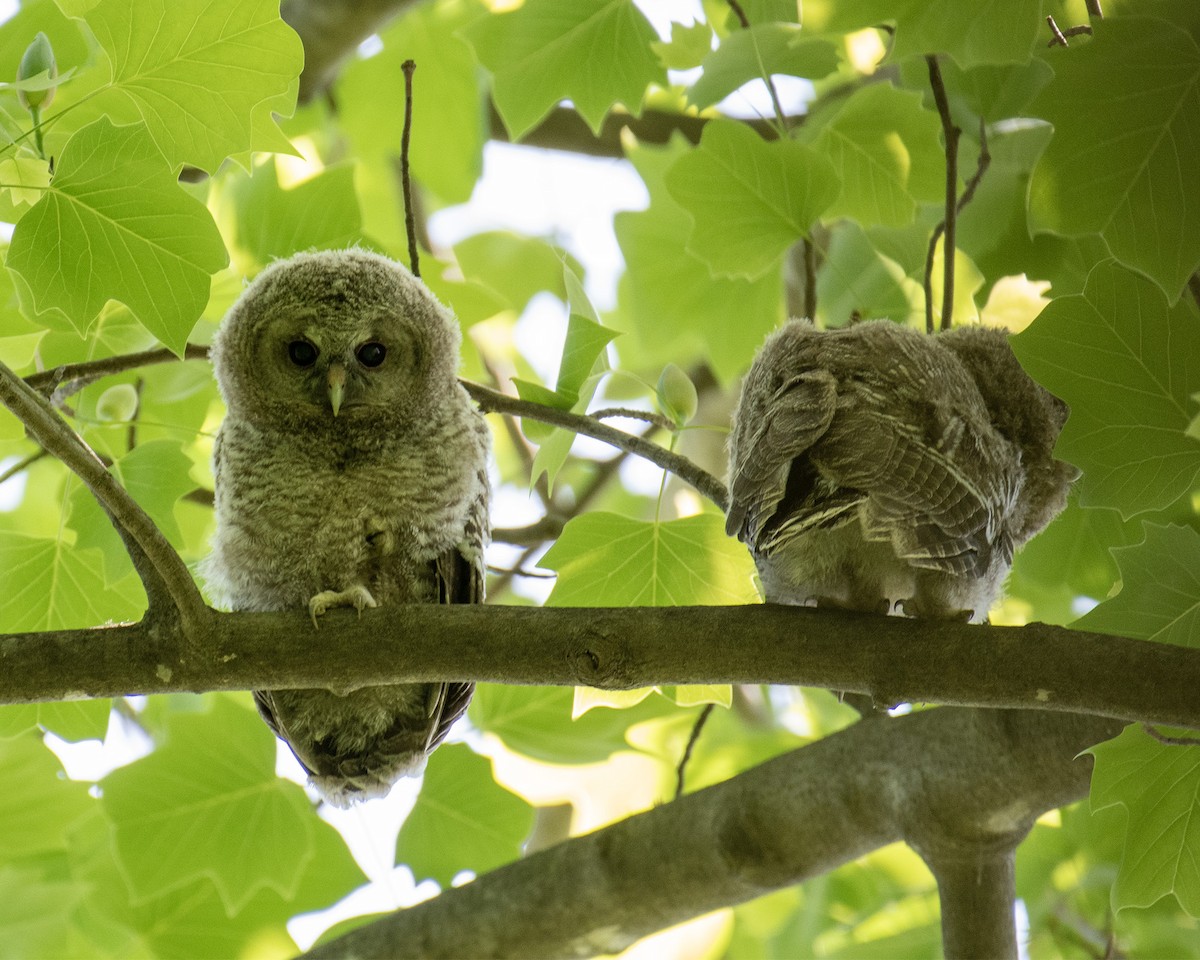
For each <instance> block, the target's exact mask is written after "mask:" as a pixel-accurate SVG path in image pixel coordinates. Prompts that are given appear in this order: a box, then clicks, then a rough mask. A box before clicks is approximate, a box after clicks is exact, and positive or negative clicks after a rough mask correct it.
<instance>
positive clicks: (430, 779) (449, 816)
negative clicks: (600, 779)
mask: <svg viewBox="0 0 1200 960" xmlns="http://www.w3.org/2000/svg"><path fill="white" fill-rule="evenodd" d="M532 827H533V808H532V807H531V806H529V804H528V803H526V802H525V801H524V800H522V799H521V798H520V797H518V796H516V795H515V794H513V793H509V792H508V791H507V790H505V789H504V788H503V787H502V786H500V785H499V784H498V783H496V781H495V779H494V778H493V777H492V764H491V761H489V760H488V759H487V758H486V757H481V756H479V755H478V754H476V753H474V752H472V750H471V748H470V747H468V746H466V745H465V744H458V743H456V744H451V745H449V746H445V747H442V748H441V749H440V750H438V751H437V753H435V754H434V755H433V756H432V757H430V758H429V766H428V767H426V769H425V780H424V782H423V783H422V784H421V792H420V793H419V794H418V795H417V803H416V806H414V807H413V809H412V812H411V813H410V814H409V815H408V819H407V820H405V821H404V826H403V827H401V828H400V835H399V837H397V839H396V860H397V861H398V862H400V863H405V864H408V866H409V868H410V869H411V870H412V872H413V876H414V877H415V878H416V879H417V880H418V881H421V880H424V879H426V878H432V879H434V880H436V881H437V882H438V883H439V884H441V885H442V886H443V887H448V886H450V881H451V880H453V879H454V877H455V875H457V874H458V873H460V872H461V871H463V870H471V871H473V872H475V873H484V872H485V871H487V870H491V869H493V868H495V867H498V866H501V865H502V864H505V863H508V862H509V861H511V860H515V859H516V858H517V857H518V856H519V855H520V853H521V844H522V843H523V842H524V841H525V838H526V837H527V836H528V835H529V831H530V829H531V828H532Z"/></svg>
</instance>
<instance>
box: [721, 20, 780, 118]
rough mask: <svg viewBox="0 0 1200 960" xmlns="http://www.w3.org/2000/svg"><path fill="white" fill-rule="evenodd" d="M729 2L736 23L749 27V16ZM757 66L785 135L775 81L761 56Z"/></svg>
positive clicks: (755, 49) (756, 47) (746, 28)
mask: <svg viewBox="0 0 1200 960" xmlns="http://www.w3.org/2000/svg"><path fill="white" fill-rule="evenodd" d="M726 2H727V3H728V4H729V9H730V10H732V11H733V15H734V16H735V17H737V19H738V23H740V24H741V25H742V29H743V30H749V29H750V18H749V17H748V16H746V11H745V10H744V9H743V8H742V5H741V4H740V3H738V0H726ZM754 53H755V56H756V57H757V56H758V46H757V43H756V44H755V47H754ZM758 68H759V70H760V71H761V72H762V78H763V82H764V83H765V84H766V85H767V94H768V95H769V96H770V97H771V109H772V110H774V111H775V122H776V123H778V124H779V136H780V137H784V136H786V135H787V129H788V125H787V114H785V113H784V112H783V104H782V103H780V102H779V91H777V90H776V89H775V81H774V80H772V79H771V75H770V74H769V73H768V72H767V68H766V65H765V64H764V63H763V62H762V58H761V57H759V58H758Z"/></svg>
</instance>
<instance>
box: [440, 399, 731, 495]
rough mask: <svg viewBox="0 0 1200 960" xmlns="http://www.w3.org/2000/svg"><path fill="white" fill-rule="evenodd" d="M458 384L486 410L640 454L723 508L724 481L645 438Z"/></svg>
mask: <svg viewBox="0 0 1200 960" xmlns="http://www.w3.org/2000/svg"><path fill="white" fill-rule="evenodd" d="M462 385H463V386H464V387H466V389H467V393H469V394H470V395H471V397H472V399H474V401H475V402H476V403H477V404H479V407H480V409H481V410H483V411H485V412H487V413H508V414H512V415H513V416H516V417H529V418H531V419H533V420H537V421H539V422H541V423H549V424H552V425H553V426H556V427H563V428H565V429H567V430H571V431H573V432H574V433H579V434H583V435H584V436H585V437H592V438H594V439H596V440H600V441H602V442H604V443H607V444H610V445H611V446H614V447H616V448H617V449H618V450H624V451H625V452H627V453H632V454H635V455H636V456H639V457H643V458H645V459H646V460H649V461H650V462H651V463H653V464H656V465H658V466H660V467H662V468H663V469H664V470H668V471H670V472H671V473H673V474H675V476H677V477H679V478H680V479H681V480H684V481H686V482H687V483H690V484H691V485H692V486H693V487H695V488H696V490H697V491H698V492H699V493H701V494H703V495H704V496H706V497H708V499H709V500H711V501H712V502H713V503H715V504H716V505H717V506H719V507H720V508H721V509H722V510H723V509H725V503H726V500H727V498H728V492H727V491H726V489H725V484H723V483H722V482H721V481H720V480H718V479H717V478H716V477H714V476H713V475H712V474H711V473H709V472H708V471H707V470H703V469H701V468H700V467H698V466H696V464H694V463H692V461H691V460H689V459H688V458H687V457H683V456H680V455H679V454H677V453H673V452H672V451H670V450H667V449H665V448H663V447H660V446H659V445H658V444H656V443H651V442H650V441H649V440H644V439H642V438H641V437H637V436H634V435H633V434H629V433H625V432H623V431H621V430H617V429H615V428H613V427H610V426H608V425H607V424H604V423H600V422H599V421H598V420H595V419H594V418H592V417H587V416H583V415H581V414H578V413H571V412H570V411H568V410H559V409H556V408H555V407H547V406H543V405H542V404H539V403H532V402H530V401H528V400H520V399H518V398H516V397H510V396H508V395H507V394H503V393H499V392H497V391H495V390H490V389H488V388H487V387H485V386H483V385H482V384H478V383H472V382H471V381H470V380H463V381H462Z"/></svg>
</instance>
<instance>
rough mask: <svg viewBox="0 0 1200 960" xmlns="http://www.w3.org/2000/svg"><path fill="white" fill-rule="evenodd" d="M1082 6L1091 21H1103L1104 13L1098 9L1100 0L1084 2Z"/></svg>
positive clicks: (1086, 0)
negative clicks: (1085, 8)
mask: <svg viewBox="0 0 1200 960" xmlns="http://www.w3.org/2000/svg"><path fill="white" fill-rule="evenodd" d="M1084 5H1085V6H1086V7H1087V12H1088V17H1089V18H1091V19H1093V20H1103V19H1104V11H1103V10H1101V9H1100V0H1084Z"/></svg>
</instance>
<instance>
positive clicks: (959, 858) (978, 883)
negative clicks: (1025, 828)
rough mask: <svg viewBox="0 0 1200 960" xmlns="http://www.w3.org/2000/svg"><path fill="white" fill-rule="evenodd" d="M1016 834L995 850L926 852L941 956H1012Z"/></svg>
mask: <svg viewBox="0 0 1200 960" xmlns="http://www.w3.org/2000/svg"><path fill="white" fill-rule="evenodd" d="M1010 839H1011V842H1010ZM1022 839H1024V834H1023V833H1019V834H1013V835H1012V837H1011V838H1003V839H1002V841H1001V844H1000V847H1001V849H998V850H989V851H984V850H981V849H976V850H975V851H972V852H966V853H960V854H958V855H955V856H928V857H926V860H925V862H926V864H928V866H929V869H930V871H931V872H932V873H933V876H934V878H935V879H936V880H937V886H938V899H939V901H940V902H941V907H942V953H943V955H944V956H945V957H946V958H947V960H955V958H958V957H962V958H965V960H970V958H973V957H993V958H996V960H1001V958H1003V960H1016V957H1017V927H1016V912H1015V908H1016V899H1017V890H1016V845H1017V843H1018V842H1020V841H1021V840H1022Z"/></svg>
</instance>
